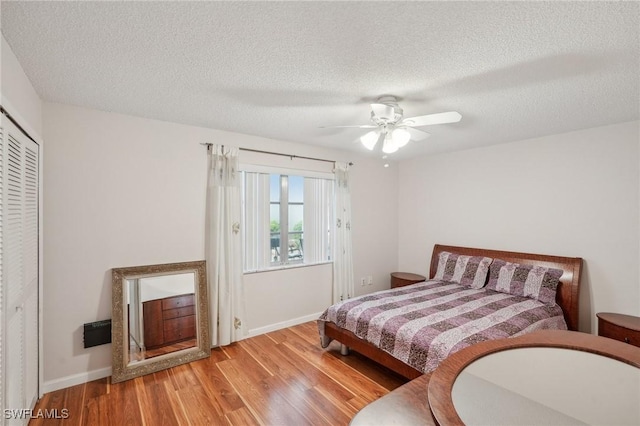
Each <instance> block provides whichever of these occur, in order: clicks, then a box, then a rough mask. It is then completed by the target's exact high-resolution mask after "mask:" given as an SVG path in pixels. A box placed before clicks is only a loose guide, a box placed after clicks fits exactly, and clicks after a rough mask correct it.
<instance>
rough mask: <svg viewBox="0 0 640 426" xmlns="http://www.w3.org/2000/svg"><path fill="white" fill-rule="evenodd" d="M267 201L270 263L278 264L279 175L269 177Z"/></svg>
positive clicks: (279, 259)
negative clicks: (269, 230) (268, 201)
mask: <svg viewBox="0 0 640 426" xmlns="http://www.w3.org/2000/svg"><path fill="white" fill-rule="evenodd" d="M269 200H271V202H270V205H269V221H270V228H271V262H272V263H280V262H281V261H282V259H281V258H280V222H281V221H280V175H275V174H271V175H269Z"/></svg>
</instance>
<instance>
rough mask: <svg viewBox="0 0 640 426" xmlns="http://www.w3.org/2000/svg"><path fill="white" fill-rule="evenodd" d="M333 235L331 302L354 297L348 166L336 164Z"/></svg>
mask: <svg viewBox="0 0 640 426" xmlns="http://www.w3.org/2000/svg"><path fill="white" fill-rule="evenodd" d="M334 173H335V185H336V214H335V235H334V239H333V247H334V249H333V254H334V259H333V302H334V303H336V302H339V301H341V300H345V299H349V298H350V297H353V295H354V282H353V254H352V250H351V191H350V189H349V185H350V184H349V166H348V165H347V164H345V163H336V167H335V170H334Z"/></svg>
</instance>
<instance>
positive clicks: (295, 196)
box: [289, 176, 304, 203]
mask: <svg viewBox="0 0 640 426" xmlns="http://www.w3.org/2000/svg"><path fill="white" fill-rule="evenodd" d="M303 201H304V178H303V177H302V176H289V203H302V202H303Z"/></svg>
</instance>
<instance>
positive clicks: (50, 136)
mask: <svg viewBox="0 0 640 426" xmlns="http://www.w3.org/2000/svg"><path fill="white" fill-rule="evenodd" d="M43 116H44V134H45V137H46V140H47V150H46V152H45V158H44V163H45V171H44V182H45V191H44V210H45V223H44V225H45V226H44V234H45V235H44V236H45V238H44V252H45V259H44V292H45V297H44V316H45V318H44V328H45V330H44V331H45V337H44V353H45V365H44V374H45V390H47V391H49V390H52V389H56V388H60V387H65V386H68V385H71V384H74V383H80V382H83V381H86V380H88V379H92V378H96V377H101V376H104V375H108V374H109V367H110V366H111V346H110V345H102V346H96V347H93V348H88V349H84V348H83V344H82V324H83V323H86V322H90V321H96V320H102V319H106V318H110V317H111V275H110V274H111V271H110V270H111V268H113V267H125V266H134V265H145V264H151V263H168V262H181V261H191V260H199V259H203V258H204V221H205V189H206V166H207V164H206V163H207V161H206V157H207V156H206V148H204V147H203V146H201V145H199V144H200V143H201V142H212V143H224V144H227V145H234V146H242V147H246V148H254V149H264V150H271V151H279V152H286V153H292V154H296V155H305V156H312V157H320V158H328V159H333V160H341V161H349V160H351V161H354V162H355V166H354V167H353V168H352V179H353V185H352V192H353V195H352V202H353V221H354V253H355V257H356V260H355V274H356V276H360V275H372V276H373V277H374V285H373V286H370V287H369V286H368V287H367V288H366V290H365V289H359V290H360V291H361V292H365V291H372V290H375V289H382V288H388V286H389V281H388V274H389V272H391V271H392V270H395V269H396V268H397V210H396V208H395V201H396V194H395V188H396V184H397V175H398V173H397V169H393V168H390V169H384V168H383V167H382V162H381V161H379V160H374V159H369V158H358V157H357V155H355V154H353V153H347V152H344V151H335V150H333V151H330V150H324V149H321V148H316V147H310V146H304V145H300V144H291V143H285V142H279V141H273V140H268V139H264V138H259V137H253V136H247V135H240V134H234V133H229V132H223V131H216V130H211V129H204V128H197V127H192V126H185V125H179V124H175V123H168V122H161V121H156V120H148V119H143V118H137V117H132V116H126V115H120V114H113V113H106V112H101V111H95V110H89V109H84V108H79V107H72V106H68V105H60V104H52V103H45V105H44V109H43ZM381 227H382V228H384V229H380V228H381ZM318 268H320V269H318ZM318 271H319V272H318ZM330 278H331V271H330V268H328V269H327V267H326V266H325V267H309V268H299V269H296V270H291V271H283V272H270V273H263V274H253V275H251V276H248V277H247V286H246V288H247V294H246V297H247V311H248V312H249V315H248V319H247V322H248V324H247V328H248V329H249V331H250V332H252V333H254V334H255V333H256V332H260V331H264V330H267V329H269V328H272V327H274V326H278V325H280V324H282V323H283V322H287V321H289V322H290V321H296V320H306V319H307V318H309V317H315V315H317V314H318V313H319V312H320V311H321V310H322V309H324V308H325V307H326V306H328V304H329V301H330V291H331V290H330V289H331V279H330ZM312 299H313V300H312Z"/></svg>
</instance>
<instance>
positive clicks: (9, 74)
mask: <svg viewBox="0 0 640 426" xmlns="http://www.w3.org/2000/svg"><path fill="white" fill-rule="evenodd" d="M0 38H2V40H1V41H0V64H1V65H0V93H1V94H2V95H1V96H0V101H1V103H2V106H3V107H4V108H5V109H6V110H7V111H8V112H9V114H11V116H12V117H13V118H14V119H16V120H17V121H18V123H19V124H20V126H22V128H24V129H25V130H26V131H27V132H28V133H29V135H30V136H31V137H32V138H34V139H35V140H36V141H37V142H38V143H40V142H41V139H42V137H41V136H42V101H41V100H40V97H39V96H38V94H37V93H36V91H35V90H34V88H33V86H32V85H31V82H30V81H29V78H27V75H26V74H25V73H24V70H23V69H22V66H21V65H20V63H19V62H18V59H17V58H16V56H15V55H14V54H13V51H12V50H11V47H10V46H9V44H8V43H7V41H6V40H5V39H4V36H2V37H0Z"/></svg>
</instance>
